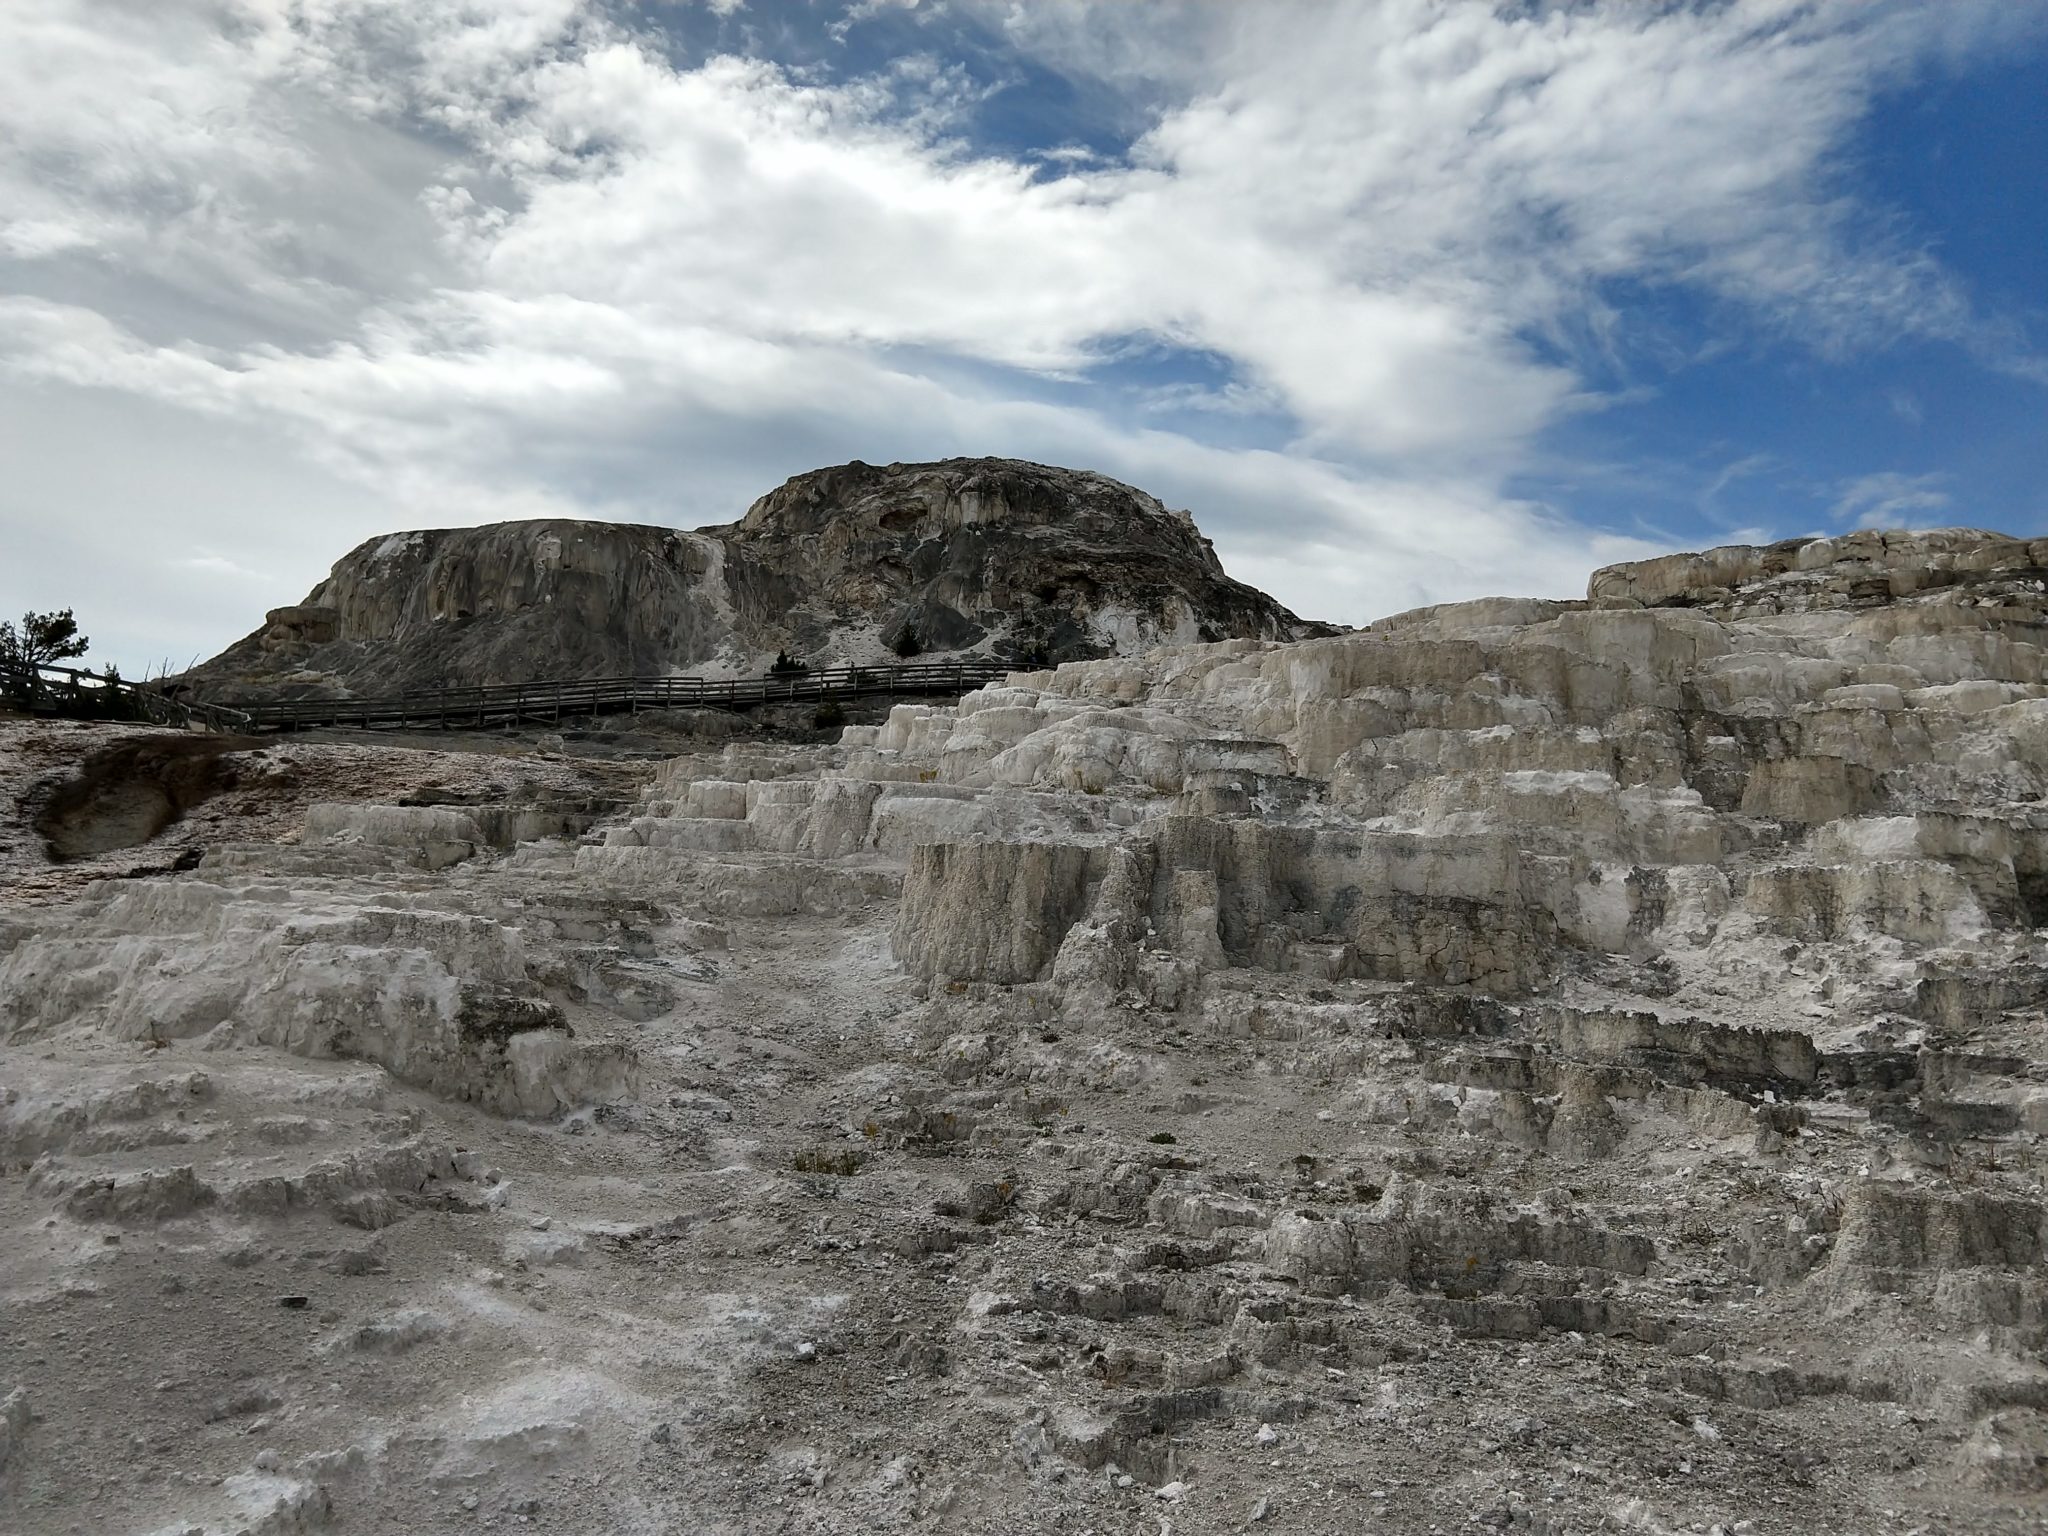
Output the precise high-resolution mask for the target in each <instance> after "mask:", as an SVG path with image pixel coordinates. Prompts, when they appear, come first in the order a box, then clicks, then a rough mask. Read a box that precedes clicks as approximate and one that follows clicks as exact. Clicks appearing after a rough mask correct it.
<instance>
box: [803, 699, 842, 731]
mask: <svg viewBox="0 0 2048 1536" xmlns="http://www.w3.org/2000/svg"><path fill="white" fill-rule="evenodd" d="M811 724H812V725H814V726H816V727H817V728H818V729H819V730H821V731H836V730H838V729H839V728H840V727H841V726H843V725H845V724H846V711H845V710H844V709H841V708H840V707H839V703H838V701H837V700H835V699H827V700H826V701H825V702H824V703H822V704H820V705H819V706H818V707H817V709H816V710H815V711H813V712H812V714H811Z"/></svg>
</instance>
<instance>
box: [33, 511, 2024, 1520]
mask: <svg viewBox="0 0 2048 1536" xmlns="http://www.w3.org/2000/svg"><path fill="white" fill-rule="evenodd" d="M2044 567H2048V541H2036V542H2033V543H2028V542H2026V541H2022V540H2015V539H2005V538H2000V537H1998V536H1997V535H1992V534H1984V533H1976V532H1970V531H1965V530H1947V531H1941V532H1935V533H1916V534H1891V535H1878V534H1855V535H1849V536H1846V537H1843V538H1839V539H1826V540H1806V541H1799V542H1796V543H1792V544H1786V545H1780V546H1775V547H1772V548H1767V549H1757V548H1741V549H1729V550H1717V551H1711V552H1709V553H1707V554H1705V555H1698V556H1681V557H1674V558H1672V559H1670V560H1661V561H1651V562H1645V563H1642V564H1637V565H1632V566H1623V567H1615V568H1612V569H1609V570H1605V571H1601V572H1598V573H1596V574H1595V575H1594V576H1593V578H1592V581H1591V583H1590V587H1589V597H1588V599H1587V600H1585V601H1578V602H1539V601H1527V600H1513V601H1506V600H1503V601H1489V602H1477V603H1461V604H1453V605H1448V606H1444V607H1438V608H1432V609H1425V610H1421V611H1418V612H1415V613H1409V614H1402V615H1397V616H1395V617H1393V618H1390V619H1387V620H1385V621H1383V622H1381V623H1379V624H1376V625H1374V626H1373V627H1372V628H1371V629H1370V630H1366V631H1362V632H1358V633H1352V634H1345V635H1340V636H1331V637H1325V638H1319V639H1311V640H1305V641H1300V642H1296V643H1288V644H1282V643H1271V642H1262V641H1256V640H1236V641H1228V642H1222V643H1216V644H1208V645H1193V646H1178V647H1169V648H1164V649H1159V650H1155V651H1152V652H1149V653H1147V654H1145V655H1143V656H1137V657H1116V658H1109V659H1102V660H1094V661H1085V662H1076V663H1070V664H1067V665H1063V666H1060V667H1058V668H1054V669H1043V670H1037V671H1032V672H1019V673H1016V674H1013V675H1012V676H1011V677H1010V678H1009V679H1008V680H1007V682H1006V683H1005V684H1004V685H1002V686H999V687H992V688H988V689H984V690H982V691H980V692H978V693H974V694H970V695H969V696H967V697H966V698H964V699H962V700H961V701H960V702H959V703H958V704H957V705H955V706H930V705H922V704H920V705H905V706H900V707H898V708H897V709H896V710H895V711H894V712H893V713H892V714H891V715H890V717H889V718H888V720H887V721H886V723H884V724H881V725H878V726H858V727H851V728H849V729H848V730H847V731H846V733H845V736H844V739H843V740H842V741H841V742H840V743H838V744H836V745H833V746H829V747H795V746H782V747H771V746H765V745H762V744H759V743H755V744H750V745H740V744H735V745H732V746H729V747H727V748H725V749H724V750H723V751H720V752H715V753H713V752H707V753H704V754H701V755H697V756H692V757H684V758H678V759H674V760H671V761H669V762H667V763H664V764H662V765H661V766H660V767H659V769H658V770H655V771H654V772H653V773H652V774H651V776H650V777H649V778H648V780H647V781H646V782H645V784H644V785H643V786H642V789H641V792H640V793H641V798H640V799H639V801H638V803H636V804H635V805H633V806H631V807H630V808H628V809H625V810H622V811H620V812H618V813H617V814H612V815H609V816H603V817H595V818H585V819H583V820H581V821H579V822H578V823H577V824H576V826H575V827H572V828H564V827H562V826H559V825H558V826H557V827H556V828H555V829H554V831H555V833H556V834H557V835H541V834H543V833H544V832H545V831H546V829H544V828H542V827H541V826H539V824H537V823H521V822H520V821H519V819H518V818H517V817H516V816H512V815H509V814H507V813H506V812H507V808H506V807H501V806H496V805H493V804H492V803H490V797H489V796H488V795H481V796H475V797H471V796H464V797H462V798H461V800H460V803H436V804H415V805H399V804H386V805H377V804H360V803H358V804H352V805H345V806H344V805H337V806H332V807H328V808H326V809H319V808H316V809H315V810H314V811H312V812H310V813H309V814H308V815H307V817H306V820H305V826H304V830H303V833H302V835H301V836H300V837H299V839H298V840H297V841H296V842H291V843H284V844H269V843H253V842H252V843H244V844H228V845H223V846H219V847H216V848H214V849H212V850H211V851H209V852H207V853H206V854H205V856H204V857H203V859H202V860H201V861H200V863H199V866H198V868H196V869H194V870H191V871H189V872H184V873H174V874H169V875H165V876H162V877H159V878H156V879H151V880H126V881H123V880H114V881H107V882H104V883H102V884H100V885H98V886H95V887H93V888H92V889H91V890H90V891H88V892H87V893H86V894H84V895H83V896H82V897H79V898H77V899H75V900H72V901H69V902H68V903H65V904H62V905H54V906H45V907H14V908H11V909H7V910H4V911H0V1083H4V1084H5V1085H6V1086H5V1089H4V1090H0V1170H4V1173H0V1230H4V1232H5V1233H6V1235H7V1239H8V1240H6V1241H0V1294H4V1295H5V1296H6V1297H7V1298H8V1307H7V1316H8V1330H7V1337H6V1340H5V1343H6V1345H7V1346H8V1349H7V1352H6V1353H5V1354H0V1403H5V1404H8V1405H10V1406H9V1407H8V1408H7V1413H8V1415H9V1417H8V1419H7V1424H8V1437H7V1439H6V1440H5V1441H0V1445H4V1446H5V1449H6V1456H5V1459H4V1461H0V1501H9V1500H11V1501H12V1502H11V1503H9V1502H0V1519H12V1520H13V1521H14V1524H15V1526H18V1527H19V1528H21V1529H24V1530H43V1529H62V1528H65V1527H66V1526H67V1525H68V1524H72V1523H77V1524H83V1525H91V1526H93V1527H95V1528H105V1529H121V1530H128V1529H134V1530H138V1531H141V1530H154V1529H160V1528H166V1527H168V1528H171V1529H180V1530H183V1529H192V1528H200V1529H206V1530H217V1531H234V1532H253V1531H257V1530H263V1531H274V1530H281V1529H303V1530H319V1529H323V1528H329V1527H331V1528H334V1529H355V1528H358V1527H365V1528H372V1529H406V1530H418V1531H426V1532H439V1531H458V1530H463V1531H467V1530H473V1529H476V1528H478V1527H479V1525H480V1524H491V1523H496V1524H497V1525H500V1526H505V1527H508V1528H509V1527H510V1526H511V1525H515V1524H518V1523H521V1522H529V1523H534V1524H538V1525H542V1526H553V1527H563V1528H567V1527H577V1528H590V1529H599V1528H602V1529H606V1530H616V1531H631V1532H641V1531H645V1532H657V1531H663V1530H670V1529H676V1528H686V1529H703V1530H716V1531H729V1532H744V1533H751V1532H770V1531H790V1530H802V1531H816V1532H832V1533H839V1532H845V1533H853V1532H862V1533H867V1532H874V1531H887V1530H913V1529H917V1530H923V1529H934V1530H938V1529H943V1530H949V1531H961V1532H976V1533H981V1532H987V1533H995V1532H1004V1533H1008V1532H1013V1531H1018V1530H1034V1531H1038V1530H1043V1531H1071V1532H1080V1531H1084V1530H1095V1531H1098V1532H1106V1531H1119V1532H1121V1531H1131V1532H1139V1531H1142V1532H1145V1533H1147V1536H1150V1533H1153V1532H1155V1531H1158V1530H1159V1529H1160V1527H1161V1525H1162V1523H1164V1524H1165V1525H1167V1526H1170V1527H1171V1529H1172V1531H1173V1532H1174V1533H1175V1536H1209V1533H1218V1536H1220V1533H1224V1532H1230V1533H1237V1532H1241V1531H1243V1530H1246V1529H1248V1528H1256V1529H1258V1530H1261V1531H1265V1530H1274V1531H1284V1532H1293V1533H1311V1532H1315V1533H1324V1532H1336V1531H1371V1530H1385V1531H1390V1532H1418V1533H1419V1532H1425V1531H1430V1530H1438V1531H1445V1532H1449V1531H1456V1530H1466V1529H1490V1530H1509V1531H1530V1532H1545V1533H1552V1536H1561V1533H1567V1532H1588V1533H1590V1532H1597V1531H1630V1532H1665V1533H1675V1532H1689V1533H1700V1536H1704V1533H1707V1532H1710V1531H1712V1530H1714V1529H1716V1528H1718V1529H1720V1530H1721V1531H1722V1532H1724V1533H1733V1532H1744V1533H1757V1536H1795V1533H1799V1536H1804V1533H1808V1532H1813V1531H1856V1532H1866V1531H1869V1532H1882V1531H1894V1530H1895V1531H1898V1532H1900V1533H1901V1536H1903V1533H1905V1532H1909V1531H1913V1530H1916V1529H1917V1530H1920V1531H1923V1532H1933V1531H1969V1532H2019V1531H2026V1530H2035V1529H2038V1527H2039V1524H2040V1521H2041V1519H2042V1517H2043V1515H2044V1514H2048V1368H2044V1366H2043V1364H2042V1358H2043V1352H2044V1350H2048V1197H2044V1191H2043V1175H2044V1172H2048V1163H2044V1157H2043V1151H2042V1141H2041V1137H2042V1135H2043V1134H2044V1133H2048V569H2044ZM522 827H523V828H524V830H522ZM579 828H580V829H583V830H578V829H579ZM145 1323H146V1326H144V1324H145ZM112 1447H121V1448H123V1449H122V1451H121V1454H118V1455H117V1454H114V1453H113V1451H112V1450H111V1449H110V1448H112ZM96 1452H97V1454H96ZM171 1468H175V1469H176V1470H177V1472H178V1473H179V1474H180V1477H179V1478H172V1477H170V1476H167V1475H166V1472H167V1469H171ZM11 1528H12V1527H11Z"/></svg>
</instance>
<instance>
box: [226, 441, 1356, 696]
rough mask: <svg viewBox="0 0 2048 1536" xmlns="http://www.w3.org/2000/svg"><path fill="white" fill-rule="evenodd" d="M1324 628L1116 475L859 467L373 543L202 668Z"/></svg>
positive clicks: (752, 662)
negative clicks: (712, 509) (667, 511)
mask: <svg viewBox="0 0 2048 1536" xmlns="http://www.w3.org/2000/svg"><path fill="white" fill-rule="evenodd" d="M1328 632H1329V631H1328V629H1327V627H1326V626H1323V625H1318V624H1311V623H1305V622H1304V621H1302V620H1301V619H1298V618H1297V617H1295V615H1293V614H1292V613H1290V612H1288V611H1287V610H1286V609H1285V608H1283V607H1281V606H1280V605H1279V604H1278V603H1276V602H1274V601H1273V600H1272V599H1271V598H1270V597H1267V596H1266V595H1265V594H1264V593H1262V592H1259V591H1257V590H1256V589H1254V588H1252V587H1248V586H1246V585H1244V584H1243V583H1242V582H1237V581H1232V580H1231V579H1230V578H1229V577H1228V576H1226V575H1224V573H1223V568H1222V566H1221V565H1220V564H1218V563H1217V560H1216V556H1215V553H1214V551H1213V550H1212V549H1211V548H1210V546H1209V541H1208V540H1206V539H1204V538H1203V537H1202V536H1201V534H1200V532H1199V531H1198V530H1197V529H1196V528H1195V525H1194V523H1193V521H1192V520H1191V519H1190V518H1189V517H1188V515H1187V514H1186V513H1184V512H1175V511H1170V510H1169V509H1167V508H1166V507H1165V506H1163V505H1162V504H1161V503H1160V502H1159V501H1158V500H1156V499H1155V498H1153V497H1151V496H1148V495H1146V494H1145V493H1144V492H1143V491H1139V490H1134V489H1133V488H1132V487H1130V486H1127V485H1123V484H1120V483H1119V482H1117V481H1115V480H1111V479H1108V478H1107V477H1105V476H1102V475H1097V474H1091V473H1088V472H1085V471H1078V470H1067V469H1053V468H1049V467H1047V466H1044V465H1039V464H1027V463H1023V462H1021V461H1019V460H1014V459H949V460H946V461H944V462H942V463H935V464H892V465H888V466H886V467H883V468H876V467H874V466H872V465H867V464H862V463H859V462H855V463H852V464H844V465H839V466H837V467H834V468H831V469H821V470H815V471H813V472H811V473H810V474H805V475H798V476H797V477H796V478H794V479H792V480H790V481H789V482H787V483H786V484H784V485H783V486H781V487H780V488H778V489H777V490H774V491H772V492H770V493H769V494H768V495H766V496H764V497H762V498H761V499H760V500H759V501H757V502H755V503H754V505H753V506H752V507H751V508H749V509H748V511H747V514H746V516H745V517H743V518H742V519H741V520H740V521H739V522H737V523H733V524H729V525H727V526H724V527H716V528H707V529H702V530H700V531H697V532H694V533H684V532H679V531H676V530H673V529H667V528H655V527H646V526H640V525H635V524H626V523H598V522H571V521H565V520H560V519H549V520H537V521H531V522H518V523H496V524H492V525H490V526H487V527H483V528H450V529H433V530H426V531H421V532H417V533H404V534H393V535H390V536H388V537H385V538H379V539H373V540H370V541H369V542H367V543H365V544H363V545H361V546H360V547H358V548H357V549H355V550H353V551H351V552H350V553H349V554H348V555H347V556H346V557H344V558H343V559H342V560H341V561H340V563H338V564H337V565H336V566H335V567H334V570H333V572H332V574H331V575H329V577H328V578H327V580H326V581H324V582H322V583H321V584H320V585H319V586H318V587H316V588H315V589H314V590H313V592H312V593H311V594H309V595H308V597H307V598H306V600H305V601H304V602H303V603H300V604H297V605H294V606H292V607H288V608H278V609H273V610H272V611H271V613H270V614H269V615H268V616H267V618H266V621H265V624H264V627H263V628H262V629H260V630H258V631H257V632H256V633H254V634H252V635H250V636H248V637H246V638H245V639H243V640H240V641H238V642H237V643H236V644H235V645H233V646H231V647H229V649H228V650H227V651H225V652H223V653H222V654H221V655H220V656H218V657H216V658H214V659H213V660H212V661H209V662H207V663H205V664H204V665H202V666H201V667H199V668H197V669H195V670H194V672H193V673H192V674H191V681H193V682H194V683H195V684H199V685H200V686H202V687H203V688H205V689H206V690H207V691H209V692H212V693H218V694H222V695H226V694H229V693H236V694H241V695H244V696H247V695H252V694H264V693H283V694H305V693H317V692H330V691H348V692H355V693H377V692H390V691H394V690H400V689H407V688H432V687H449V686H464V685H469V684H478V683H497V682H515V681H523V680H525V679H528V678H544V677H565V678H570V677H597V676H609V675H618V674H625V673H632V674H639V675H647V674H653V675H659V674H662V673H667V672H699V673H705V674H709V675H718V674H721V673H741V674H751V673H756V672H759V671H760V670H762V669H763V668H764V667H765V666H766V665H767V664H768V662H769V661H770V660H771V659H772V658H773V657H774V656H775V655H776V653H777V652H783V651H786V652H787V653H789V654H790V655H791V656H795V657H799V658H801V659H804V660H806V661H809V662H811V663H813V664H814V665H825V666H831V665H840V664H849V663H859V664H869V663H875V662H883V661H889V660H893V659H894V658H895V656H896V655H897V654H898V653H899V652H900V651H915V652H916V653H918V654H923V655H936V656H946V655H954V654H963V653H964V654H972V655H977V656H990V657H994V658H996V659H999V660H1008V661H1016V662H1019V663H1020V664H1040V665H1042V664H1050V663H1057V662H1061V661H1072V660H1081V659H1087V658H1092V657H1102V656H1111V655H1123V654H1129V653H1132V652H1135V651H1140V650H1145V649H1148V648H1150V647H1151V646H1154V645H1159V644H1168V643H1192V642H1199V641H1209V640H1222V639H1264V640H1286V639H1298V638H1301V637H1303V636H1307V635H1313V634H1323V633H1328ZM906 642H909V643H906Z"/></svg>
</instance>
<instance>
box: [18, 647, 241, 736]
mask: <svg viewBox="0 0 2048 1536" xmlns="http://www.w3.org/2000/svg"><path fill="white" fill-rule="evenodd" d="M0 703H6V704H9V705H11V706H13V707H14V708H17V709H22V710H26V711H27V712H28V713H30V714H34V715H62V716H69V717H74V718H78V719H102V720H146V721H148V722H149V723H150V724H152V725H168V726H171V727H173V728H174V729H178V730H202V731H226V732H243V731H247V730H249V729H250V728H251V724H252V722H251V720H250V718H249V716H248V715H247V714H246V713H245V712H243V711H241V710H239V709H231V708H227V707H225V706H223V705H218V704H200V703H196V702H194V701H192V700H189V699H184V698H180V697H179V696H178V695H176V694H173V693H167V692H165V691H164V690H163V689H162V688H161V687H160V686H158V685H156V684H153V683H131V682H129V681H128V680H127V679H125V678H122V677H117V676H113V675H110V674H108V673H103V672H86V671H81V670H80V669H79V668H77V667H54V666H36V667H19V666H11V665H7V664H4V663H0Z"/></svg>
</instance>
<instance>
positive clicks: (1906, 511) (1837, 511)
mask: <svg viewBox="0 0 2048 1536" xmlns="http://www.w3.org/2000/svg"><path fill="white" fill-rule="evenodd" d="M1946 478H1947V477H1946V476H1944V475H1902V474H1899V473H1897V472H1895V471H1890V470H1887V471H1884V472H1882V473H1879V474H1874V475H1862V476H1859V477H1858V478H1856V479H1854V480H1847V481H1844V482H1843V483H1842V484H1841V485H1839V486H1837V487H1836V498H1835V503H1834V505H1833V506H1832V507H1831V508H1830V509H1829V512H1830V515H1831V516H1832V517H1833V518H1834V519H1835V520H1836V521H1837V522H1850V521H1852V520H1853V521H1854V523H1855V525H1856V526H1857V527H1858V528H1937V527H1940V526H1941V525H1942V524H1943V523H1945V522H1946V521H1947V517H1946V513H1947V511H1948V508H1949V507H1951V506H1952V505H1954V503H1955V498H1954V497H1953V496H1951V495H1950V494H1949V493H1948V492H1947V491H1944V490H1942V489H1941V485H1942V482H1943V481H1944V480H1945V479H1946Z"/></svg>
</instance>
